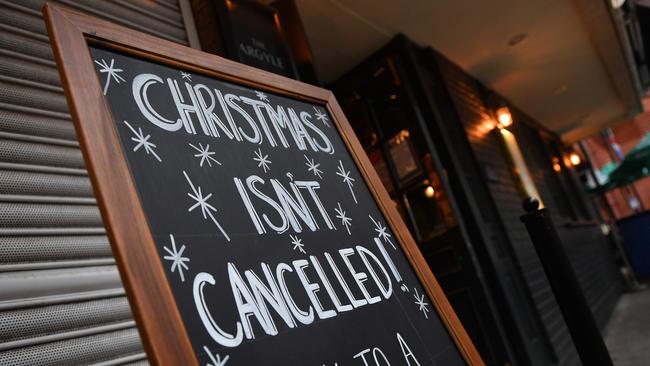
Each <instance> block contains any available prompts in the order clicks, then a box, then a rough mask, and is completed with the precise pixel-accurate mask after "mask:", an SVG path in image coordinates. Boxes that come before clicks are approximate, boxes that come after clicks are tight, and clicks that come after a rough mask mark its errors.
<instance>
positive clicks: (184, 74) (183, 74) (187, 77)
mask: <svg viewBox="0 0 650 366" xmlns="http://www.w3.org/2000/svg"><path fill="white" fill-rule="evenodd" d="M181 77H182V78H183V79H185V80H187V81H192V75H191V74H190V73H189V72H184V71H181Z"/></svg>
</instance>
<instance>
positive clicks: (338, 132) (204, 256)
mask: <svg viewBox="0 0 650 366" xmlns="http://www.w3.org/2000/svg"><path fill="white" fill-rule="evenodd" d="M45 15H46V19H47V23H48V30H49V33H50V37H51V39H52V42H53V45H54V49H55V53H56V58H57V63H58V66H59V70H60V73H61V75H62V79H63V81H64V87H65V90H66V96H67V98H68V102H69V104H70V109H71V113H72V115H73V119H74V121H75V126H76V128H77V133H78V136H79V138H80V141H81V145H82V149H83V152H84V157H85V159H86V162H87V165H88V168H89V172H90V177H91V179H92V182H93V187H94V188H95V191H96V195H97V199H98V202H99V205H100V209H101V211H102V215H103V218H104V221H105V223H106V226H107V231H108V234H109V236H110V239H111V245H112V248H113V251H114V254H115V256H116V260H117V264H118V267H119V269H120V273H121V275H122V279H123V282H124V284H125V287H126V290H127V294H128V297H129V300H130V302H131V306H132V308H133V313H134V316H135V318H136V322H137V324H138V327H139V329H140V331H141V334H142V338H143V343H144V345H145V347H146V349H147V353H148V357H149V360H150V361H151V362H153V363H155V364H165V365H167V364H168V365H181V364H182V365H197V364H199V365H213V366H217V365H226V364H227V365H341V366H343V365H389V364H390V365H461V364H466V363H469V364H472V365H479V364H482V362H481V360H480V358H479V356H478V355H477V353H476V351H475V349H474V347H473V345H472V344H471V342H470V341H469V339H468V338H467V335H466V333H465V331H464V330H463V328H462V326H461V325H460V323H459V322H458V319H457V318H456V317H455V314H454V313H453V311H452V310H451V308H450V306H449V304H448V302H447V300H446V298H445V297H444V295H443V293H442V292H441V290H440V288H439V286H438V285H437V283H436V281H435V279H434V278H433V275H432V274H431V271H430V270H429V268H428V267H427V266H426V264H425V262H424V260H423V259H422V257H421V255H420V253H419V251H418V249H417V248H416V246H415V244H414V242H413V239H412V238H411V237H410V235H409V234H408V231H407V230H406V228H405V226H404V224H403V222H402V221H401V219H400V218H399V215H398V214H397V213H396V211H395V209H394V207H393V206H392V202H391V201H390V199H389V198H388V195H387V193H386V192H385V190H384V189H383V187H382V185H381V182H380V180H379V178H378V177H377V175H376V173H375V172H374V171H373V170H372V168H371V164H370V163H369V161H368V159H367V157H366V156H365V154H364V153H363V149H362V147H361V146H360V145H359V143H358V141H357V140H356V138H355V137H354V135H353V133H352V131H351V129H350V126H349V124H348V123H347V121H346V120H345V117H344V116H343V114H342V112H341V110H340V108H339V106H338V104H337V103H336V100H335V99H334V98H333V96H332V94H331V93H330V92H328V91H326V90H323V89H320V88H316V87H312V86H309V85H306V84H302V83H300V82H297V81H293V80H290V79H287V78H284V77H281V76H277V75H273V74H270V73H268V72H264V71H261V70H257V69H253V68H251V67H248V66H244V65H240V64H236V63H234V62H230V61H227V60H224V59H221V58H218V57H215V56H213V55H209V54H205V53H202V52H199V51H196V50H192V49H188V48H185V47H183V46H180V45H177V44H173V43H171V42H166V41H163V40H160V39H157V38H154V37H151V36H147V35H144V34H140V33H137V32H134V31H131V30H128V29H125V28H121V27H118V26H115V25H113V24H110V23H107V22H105V21H101V20H98V19H94V18H91V17H88V16H85V15H82V14H79V13H76V12H74V11H71V10H67V9H65V8H62V7H59V6H52V5H46V7H45Z"/></svg>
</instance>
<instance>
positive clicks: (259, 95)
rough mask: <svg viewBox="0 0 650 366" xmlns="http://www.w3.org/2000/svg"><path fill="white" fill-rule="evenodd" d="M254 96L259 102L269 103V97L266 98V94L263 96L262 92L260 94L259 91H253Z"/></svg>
mask: <svg viewBox="0 0 650 366" xmlns="http://www.w3.org/2000/svg"><path fill="white" fill-rule="evenodd" d="M255 96H256V97H257V99H259V100H261V101H263V102H268V101H269V97H267V96H266V94H264V92H261V91H259V90H255Z"/></svg>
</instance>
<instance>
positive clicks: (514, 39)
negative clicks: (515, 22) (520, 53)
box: [508, 33, 528, 47]
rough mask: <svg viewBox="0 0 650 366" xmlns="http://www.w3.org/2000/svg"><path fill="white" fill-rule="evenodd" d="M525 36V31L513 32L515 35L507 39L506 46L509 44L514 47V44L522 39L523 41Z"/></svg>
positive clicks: (526, 35)
mask: <svg viewBox="0 0 650 366" xmlns="http://www.w3.org/2000/svg"><path fill="white" fill-rule="evenodd" d="M526 38H528V34H526V33H519V34H515V35H514V36H512V38H510V40H509V41H508V46H510V47H514V46H516V45H518V44H520V43H522V42H523V41H525V40H526Z"/></svg>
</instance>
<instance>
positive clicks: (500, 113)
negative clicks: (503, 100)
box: [494, 107, 512, 129]
mask: <svg viewBox="0 0 650 366" xmlns="http://www.w3.org/2000/svg"><path fill="white" fill-rule="evenodd" d="M494 114H495V115H496V117H497V125H496V127H497V128H499V129H502V128H506V127H509V126H511V125H512V114H511V113H510V109H508V107H501V108H498V109H497V110H496V111H495V112H494Z"/></svg>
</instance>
